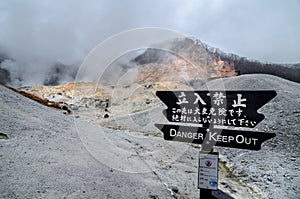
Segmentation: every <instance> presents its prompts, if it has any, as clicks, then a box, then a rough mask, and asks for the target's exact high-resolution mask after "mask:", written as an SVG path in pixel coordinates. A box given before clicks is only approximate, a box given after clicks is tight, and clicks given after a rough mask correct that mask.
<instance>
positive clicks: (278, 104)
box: [103, 74, 300, 199]
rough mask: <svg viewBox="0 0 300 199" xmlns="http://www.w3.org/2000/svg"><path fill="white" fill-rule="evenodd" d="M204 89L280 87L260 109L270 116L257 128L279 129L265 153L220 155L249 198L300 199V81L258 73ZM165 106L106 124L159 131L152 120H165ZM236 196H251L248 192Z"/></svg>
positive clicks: (215, 82)
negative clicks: (274, 95) (274, 96)
mask: <svg viewBox="0 0 300 199" xmlns="http://www.w3.org/2000/svg"><path fill="white" fill-rule="evenodd" d="M201 89H203V90H207V89H209V90H220V89H222V90H223V89H226V90H276V92H277V96H276V98H274V99H273V100H272V101H271V102H269V103H268V104H267V105H266V106H264V107H263V108H261V110H259V112H261V113H263V114H264V115H265V116H266V118H265V120H263V121H262V122H261V123H260V124H259V125H258V126H257V128H256V129H254V130H260V131H265V132H274V133H276V137H275V138H274V139H272V140H269V141H267V142H265V143H264V144H263V146H262V149H261V150H260V151H249V150H241V149H230V148H221V147H215V149H217V150H218V151H219V152H220V153H221V155H222V160H223V161H225V162H226V165H227V166H228V167H229V168H230V170H231V172H232V174H233V176H235V177H237V178H238V179H239V182H240V187H236V186H235V185H232V186H233V187H234V188H235V189H242V188H243V186H246V187H248V188H249V190H248V189H247V190H248V191H249V193H250V194H252V197H250V198H274V199H277V198H278V199H279V198H291V199H296V198H300V197H299V193H300V176H299V174H300V172H299V170H300V168H299V164H300V161H299V158H298V157H299V137H300V134H299V133H300V125H299V123H300V85H299V84H298V83H294V82H291V81H288V80H284V79H282V78H278V77H275V76H271V75H262V74H256V75H243V76H237V77H229V78H224V79H217V80H212V81H210V82H208V83H207V84H206V85H205V86H202V87H200V88H199V89H198V90H201ZM163 109H164V107H163V106H158V107H157V108H154V109H151V110H147V111H143V112H140V113H136V114H133V115H131V116H129V117H121V118H113V119H110V120H107V121H106V122H104V123H103V125H106V126H113V127H118V128H121V129H129V130H136V129H139V131H141V132H145V133H149V134H156V133H159V131H157V130H155V128H154V127H153V125H152V124H153V123H164V122H166V121H165V119H164V117H163V116H162V115H161V114H159V113H161V111H162V110H163ZM227 180H228V179H227ZM226 184H227V185H228V184H230V183H228V182H227V183H226ZM227 187H228V186H227ZM224 191H226V190H224ZM233 195H234V194H233ZM234 196H235V197H237V198H247V196H246V195H244V196H241V197H240V196H237V195H234Z"/></svg>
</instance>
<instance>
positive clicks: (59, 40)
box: [0, 0, 300, 64]
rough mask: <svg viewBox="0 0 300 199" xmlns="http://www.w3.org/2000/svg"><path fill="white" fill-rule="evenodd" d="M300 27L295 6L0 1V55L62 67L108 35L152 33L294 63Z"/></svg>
mask: <svg viewBox="0 0 300 199" xmlns="http://www.w3.org/2000/svg"><path fill="white" fill-rule="evenodd" d="M299 20H300V1H299V0H185V1H183V0H148V1H146V0H127V1H126V0H95V1H93V0H84V1H82V0H78V1H77V0H19V1H17V0H1V1H0V48H2V49H3V50H5V51H6V52H8V53H9V54H10V55H11V56H12V57H13V58H14V59H16V60H21V61H24V62H35V61H37V62H45V63H47V62H51V61H61V62H63V63H67V64H68V63H72V62H75V61H81V60H82V59H83V58H84V57H85V56H86V55H87V53H88V52H89V51H90V50H91V49H92V48H93V47H94V46H95V45H97V44H98V43H99V42H101V41H103V40H104V39H106V38H108V37H109V36H111V35H113V34H116V33H119V32H121V31H124V30H128V29H132V28H140V27H153V26H155V27H162V28H170V29H174V30H176V31H179V32H182V33H184V34H187V35H190V36H193V37H196V38H198V39H200V40H201V41H203V42H205V43H208V44H209V45H211V46H214V47H217V48H220V49H221V50H223V51H225V52H232V53H236V54H238V55H241V56H246V57H249V58H253V59H258V60H261V61H268V62H300V36H299V35H300V22H299Z"/></svg>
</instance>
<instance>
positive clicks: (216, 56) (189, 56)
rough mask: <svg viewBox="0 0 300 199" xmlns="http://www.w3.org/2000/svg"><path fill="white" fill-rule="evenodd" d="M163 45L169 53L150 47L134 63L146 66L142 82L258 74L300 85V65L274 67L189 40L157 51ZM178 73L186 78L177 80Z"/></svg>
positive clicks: (183, 40)
mask: <svg viewBox="0 0 300 199" xmlns="http://www.w3.org/2000/svg"><path fill="white" fill-rule="evenodd" d="M160 46H161V47H164V49H168V50H169V51H163V50H160V49H154V48H149V49H148V50H146V51H145V52H144V53H143V54H141V55H140V56H138V57H136V58H135V59H134V60H133V61H134V62H136V63H138V64H141V65H143V66H144V68H143V69H142V70H141V72H140V81H143V80H144V79H147V80H151V81H154V82H155V81H161V80H164V79H165V78H168V79H170V80H174V79H176V80H179V81H188V80H191V79H193V80H201V79H202V80H203V79H211V78H218V77H229V76H236V75H242V74H258V73H259V74H271V75H275V76H278V77H282V78H285V79H288V80H291V81H295V82H300V78H299V77H300V67H299V64H273V63H262V62H259V61H256V60H249V59H247V58H245V57H239V56H238V55H235V54H229V53H225V52H223V51H221V50H219V49H216V48H213V47H211V46H209V45H207V44H205V43H202V42H201V41H199V40H192V39H189V38H185V39H171V40H169V41H166V42H165V43H163V44H161V45H157V46H156V48H159V47H160ZM176 71H177V72H181V74H186V76H183V77H178V76H177V75H176Z"/></svg>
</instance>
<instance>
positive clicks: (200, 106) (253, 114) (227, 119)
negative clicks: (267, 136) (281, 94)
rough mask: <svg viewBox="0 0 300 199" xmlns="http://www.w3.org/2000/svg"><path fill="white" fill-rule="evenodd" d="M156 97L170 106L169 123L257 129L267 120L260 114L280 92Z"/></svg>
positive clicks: (160, 94) (182, 93)
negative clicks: (264, 106) (259, 111)
mask: <svg viewBox="0 0 300 199" xmlns="http://www.w3.org/2000/svg"><path fill="white" fill-rule="evenodd" d="M156 95H157V96H158V97H159V99H160V100H161V101H162V102H163V103H164V104H166V105H167V109H165V110H164V112H163V113H164V115H165V116H166V118H167V119H168V121H169V122H177V123H178V122H179V123H196V124H202V126H203V127H212V126H215V125H218V126H234V127H248V128H253V127H255V126H256V125H257V124H258V123H259V122H261V121H262V120H263V119H264V118H265V117H264V115H263V114H259V113H257V110H258V109H259V108H261V107H262V106H263V105H265V104H266V103H267V102H269V101H270V100H271V99H272V98H274V97H275V96H276V92H275V91H271V90H264V91H157V92H156Z"/></svg>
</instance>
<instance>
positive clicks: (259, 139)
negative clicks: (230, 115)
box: [155, 124, 276, 150]
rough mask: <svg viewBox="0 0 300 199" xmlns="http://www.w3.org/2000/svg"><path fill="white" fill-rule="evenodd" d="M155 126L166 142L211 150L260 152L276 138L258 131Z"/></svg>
mask: <svg viewBox="0 0 300 199" xmlns="http://www.w3.org/2000/svg"><path fill="white" fill-rule="evenodd" d="M155 126H156V127H157V128H158V129H160V130H161V131H162V132H163V134H164V139H165V140H171V141H178V142H188V143H194V144H201V145H202V146H203V148H209V147H208V146H221V147H230V148H239V149H249V150H260V149H261V144H262V143H263V142H264V141H266V140H268V139H271V138H273V137H275V136H276V135H275V133H264V132H258V131H238V130H229V129H215V128H214V129H208V128H202V127H194V126H193V127H192V126H179V125H172V124H170V125H169V124H155ZM206 145H207V146H206Z"/></svg>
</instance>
